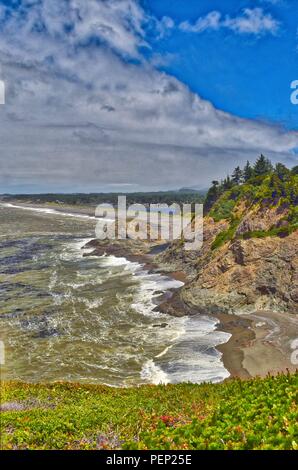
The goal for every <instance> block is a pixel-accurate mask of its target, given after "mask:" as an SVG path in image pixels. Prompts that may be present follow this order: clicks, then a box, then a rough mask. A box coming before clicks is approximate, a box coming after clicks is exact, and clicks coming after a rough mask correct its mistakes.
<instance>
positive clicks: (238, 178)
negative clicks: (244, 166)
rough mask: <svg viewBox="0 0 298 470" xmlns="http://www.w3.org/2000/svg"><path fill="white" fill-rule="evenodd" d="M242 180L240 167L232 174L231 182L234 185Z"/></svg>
mask: <svg viewBox="0 0 298 470" xmlns="http://www.w3.org/2000/svg"><path fill="white" fill-rule="evenodd" d="M241 180H242V170H241V169H240V166H237V167H236V168H235V170H234V172H233V174H232V182H233V183H234V184H240V183H241Z"/></svg>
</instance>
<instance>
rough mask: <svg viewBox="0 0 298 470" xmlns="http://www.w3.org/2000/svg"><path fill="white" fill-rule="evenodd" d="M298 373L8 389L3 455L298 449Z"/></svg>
mask: <svg viewBox="0 0 298 470" xmlns="http://www.w3.org/2000/svg"><path fill="white" fill-rule="evenodd" d="M297 385H298V375H297V373H296V374H293V375H289V374H288V375H279V376H278V377H267V378H266V379H264V380H261V379H259V378H257V379H253V380H249V381H240V380H235V379H234V380H228V381H226V382H224V383H221V384H202V385H192V384H178V385H159V386H150V385H149V386H143V387H139V388H118V389H115V388H110V387H105V386H92V385H82V384H67V383H64V384H62V383H54V384H49V385H45V384H39V385H33V384H22V383H5V382H4V383H2V385H1V387H2V390H1V394H2V403H1V408H2V418H1V422H0V423H1V429H0V431H1V444H2V448H4V449H120V448H124V449H152V450H157V449H165V450H166V449H297V448H298V447H297V446H298V432H297V426H296V423H297V418H298V413H297Z"/></svg>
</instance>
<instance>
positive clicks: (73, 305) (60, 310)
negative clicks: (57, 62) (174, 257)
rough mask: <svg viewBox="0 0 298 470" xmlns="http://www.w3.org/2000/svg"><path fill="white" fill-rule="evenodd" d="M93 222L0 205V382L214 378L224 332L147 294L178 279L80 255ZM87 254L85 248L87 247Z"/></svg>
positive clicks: (220, 374) (219, 375) (219, 372)
mask: <svg viewBox="0 0 298 470" xmlns="http://www.w3.org/2000/svg"><path fill="white" fill-rule="evenodd" d="M95 224H96V219H95V218H94V217H89V216H88V215H80V214H72V213H68V212H67V211H64V212H57V211H56V210H55V209H43V208H38V209H36V208H26V209H24V208H22V207H18V206H13V205H9V204H4V203H3V204H0V248H1V250H0V331H1V333H0V340H2V341H3V342H4V345H5V364H4V366H2V370H1V378H2V379H4V380H21V381H25V382H53V381H57V380H59V381H60V380H62V381H74V382H84V383H96V384H106V385H109V386H116V387H121V386H135V385H141V384H148V383H151V384H158V383H164V384H167V383H179V382H192V383H201V382H204V381H208V382H219V381H222V380H223V379H225V378H226V377H228V376H229V373H228V371H227V370H226V369H225V368H224V366H223V363H222V361H221V354H220V353H219V352H218V351H217V349H216V346H217V345H219V344H221V343H224V342H226V341H228V339H229V337H230V335H229V334H228V333H224V332H220V331H217V330H216V325H217V320H216V319H214V318H210V317H207V316H201V315H195V316H192V317H180V318H176V317H171V316H169V315H165V314H162V313H160V312H158V311H156V300H157V298H158V297H159V296H160V295H161V293H165V292H167V291H169V290H173V289H177V288H179V287H181V286H182V282H180V281H177V280H174V279H172V278H170V277H167V276H164V275H160V274H157V273H149V272H148V271H147V270H146V269H145V267H144V266H143V265H142V264H139V263H137V262H131V261H129V260H127V259H126V258H116V257H114V256H102V257H97V256H90V255H89V256H84V254H86V253H87V254H88V250H86V249H84V246H85V245H86V243H87V242H88V241H89V240H91V239H93V238H95V232H94V231H95ZM89 254H90V250H89Z"/></svg>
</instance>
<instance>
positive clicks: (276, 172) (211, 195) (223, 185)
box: [205, 155, 298, 250]
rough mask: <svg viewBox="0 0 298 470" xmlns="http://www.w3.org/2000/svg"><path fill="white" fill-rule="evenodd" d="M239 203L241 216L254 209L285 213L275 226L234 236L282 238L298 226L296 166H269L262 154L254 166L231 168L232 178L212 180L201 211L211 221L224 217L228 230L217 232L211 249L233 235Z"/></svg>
mask: <svg viewBox="0 0 298 470" xmlns="http://www.w3.org/2000/svg"><path fill="white" fill-rule="evenodd" d="M240 203H242V206H243V204H244V206H243V207H242V216H243V215H244V214H245V213H247V211H249V210H252V209H254V210H255V211H256V212H257V211H258V210H260V209H263V208H274V209H276V211H277V210H280V211H281V212H284V213H286V216H285V217H282V218H280V219H279V220H278V223H277V225H273V226H272V227H269V228H268V230H259V231H250V232H249V231H248V232H246V233H244V234H242V235H237V238H245V239H247V238H263V237H268V236H279V237H286V236H288V235H290V234H291V233H293V232H294V231H295V230H297V228H298V174H297V167H294V168H293V169H292V170H289V169H288V168H286V167H285V165H283V164H281V163H278V164H277V165H276V166H275V167H273V166H272V163H271V162H270V160H268V159H267V158H266V157H264V156H263V155H261V156H260V158H259V159H258V160H257V161H256V163H255V165H254V166H251V165H250V163H249V162H247V163H246V165H245V167H244V169H243V170H241V168H240V167H239V166H238V167H236V168H235V170H234V172H233V174H232V178H230V177H229V176H227V178H225V179H224V180H223V181H221V182H220V183H219V182H218V181H213V182H212V186H211V188H210V189H209V191H208V193H207V196H206V203H205V213H206V214H208V215H209V216H210V217H212V218H213V219H214V221H215V222H219V221H220V220H227V221H228V222H229V223H230V226H229V229H228V230H225V231H223V232H221V233H219V234H218V235H217V237H216V239H215V240H214V242H213V244H212V249H213V250H214V249H216V248H219V247H220V246H222V245H223V244H224V243H225V242H226V241H229V240H232V239H233V238H234V237H235V234H236V230H237V226H238V225H239V223H240V222H241V214H239V213H238V211H239V207H240Z"/></svg>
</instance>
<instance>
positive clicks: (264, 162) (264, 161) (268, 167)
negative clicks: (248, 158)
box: [254, 154, 273, 176]
mask: <svg viewBox="0 0 298 470" xmlns="http://www.w3.org/2000/svg"><path fill="white" fill-rule="evenodd" d="M272 171H273V166H272V163H271V161H270V160H269V159H268V158H266V157H265V156H264V155H263V154H262V155H261V156H260V157H259V158H258V159H257V161H256V163H255V166H254V175H255V176H263V175H266V174H268V173H271V172H272Z"/></svg>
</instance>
